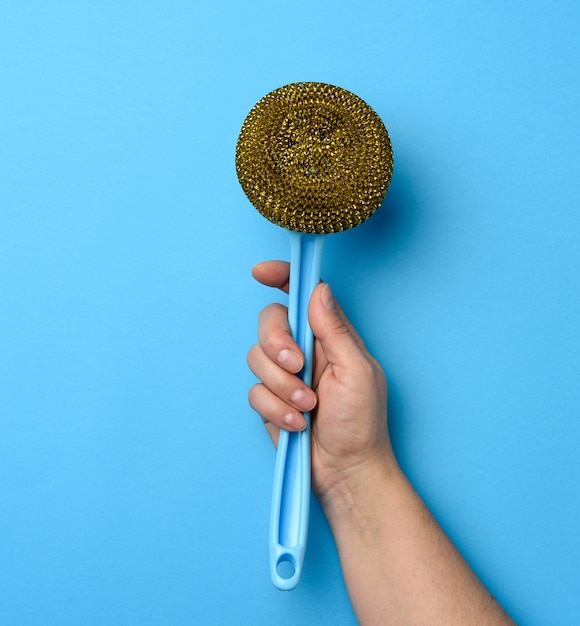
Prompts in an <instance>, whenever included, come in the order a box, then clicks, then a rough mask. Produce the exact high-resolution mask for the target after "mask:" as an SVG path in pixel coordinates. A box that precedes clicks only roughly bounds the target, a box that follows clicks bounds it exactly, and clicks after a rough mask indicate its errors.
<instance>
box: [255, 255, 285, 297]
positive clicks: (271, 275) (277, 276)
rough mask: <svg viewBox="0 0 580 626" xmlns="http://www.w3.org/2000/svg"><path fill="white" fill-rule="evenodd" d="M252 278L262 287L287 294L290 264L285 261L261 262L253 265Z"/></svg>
mask: <svg viewBox="0 0 580 626" xmlns="http://www.w3.org/2000/svg"><path fill="white" fill-rule="evenodd" d="M252 276H253V277H254V278H255V279H256V280H257V281H258V282H259V283H262V285H266V286H267V287H276V288H277V289H280V290H281V291H283V292H284V293H288V285H289V283H290V263H288V262H286V261H263V262H262V263H258V264H257V265H254V267H253V268H252Z"/></svg>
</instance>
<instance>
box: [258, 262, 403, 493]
mask: <svg viewBox="0 0 580 626" xmlns="http://www.w3.org/2000/svg"><path fill="white" fill-rule="evenodd" d="M252 274H253V276H254V278H255V279H256V280H258V281H259V282H261V283H262V284H264V285H267V286H270V287H277V288H279V289H281V290H282V291H285V292H287V291H288V280H289V264H288V263H284V262H282V261H270V262H266V263H260V264H258V265H256V266H255V267H254V268H253V270H252ZM308 317H309V323H310V326H311V328H312V331H313V333H314V336H315V343H314V368H313V377H312V389H309V388H308V387H307V386H306V385H305V384H304V383H303V382H302V381H301V380H300V379H299V378H298V377H297V376H296V373H297V372H299V371H300V370H301V369H302V366H303V363H304V355H303V354H302V353H301V351H300V349H299V347H298V345H297V344H296V342H295V341H294V340H293V339H292V337H291V334H290V329H289V326H288V319H287V309H286V307H283V306H282V305H280V304H270V305H269V306H267V307H266V308H265V309H264V310H263V311H262V312H261V313H260V317H259V326H258V344H256V345H255V346H253V347H252V348H251V349H250V351H249V352H248V364H249V366H250V369H251V370H252V372H254V374H255V375H256V376H257V377H258V378H259V379H260V380H261V382H260V383H258V384H257V385H254V387H252V389H250V393H249V401H250V405H251V406H252V408H254V409H255V410H256V411H257V412H258V413H259V414H260V415H261V417H262V419H263V421H264V423H265V426H266V428H267V430H268V432H269V434H270V436H271V437H272V440H273V441H274V443H276V442H277V440H278V434H279V431H280V428H286V429H288V430H301V429H303V428H304V427H305V426H306V422H305V420H304V417H303V416H302V414H301V413H300V412H301V411H312V413H311V415H312V423H311V436H312V483H313V488H314V490H315V491H316V492H317V494H318V495H319V497H320V498H321V500H324V498H325V497H326V496H328V495H329V494H330V493H331V492H332V491H333V489H334V488H335V487H336V486H337V485H338V484H341V483H342V482H343V481H345V480H346V481H347V482H348V481H352V480H355V482H356V480H357V477H362V476H368V475H369V472H371V473H372V472H373V471H374V468H384V467H385V465H387V466H388V465H396V461H395V459H394V456H393V453H392V449H391V444H390V440H389V436H388V430H387V408H386V405H387V384H386V379H385V376H384V373H383V371H382V369H381V367H380V366H379V364H378V363H377V362H376V361H375V359H374V358H373V357H372V356H371V355H370V354H369V353H368V351H367V349H366V348H365V346H364V344H363V342H362V341H361V339H360V338H359V336H358V335H357V333H356V331H355V330H354V328H353V327H352V325H351V324H350V322H349V321H348V320H347V319H346V317H345V316H344V313H343V312H342V310H341V309H340V307H339V306H338V304H336V303H335V301H334V298H333V296H332V293H331V290H330V287H329V286H328V285H327V284H324V283H321V284H320V285H318V286H317V287H316V289H315V290H314V292H313V294H312V297H311V300H310V306H309V311H308Z"/></svg>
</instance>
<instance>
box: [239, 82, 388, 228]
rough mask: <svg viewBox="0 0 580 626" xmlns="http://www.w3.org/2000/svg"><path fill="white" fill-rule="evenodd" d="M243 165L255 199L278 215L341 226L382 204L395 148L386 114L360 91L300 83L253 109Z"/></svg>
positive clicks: (302, 224) (285, 220)
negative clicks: (379, 112) (382, 115)
mask: <svg viewBox="0 0 580 626" xmlns="http://www.w3.org/2000/svg"><path fill="white" fill-rule="evenodd" d="M236 170H237V173H238V178H239V181H240V184H241V186H242V189H243V190H244V192H245V193H246V195H247V196H248V198H249V200H250V202H251V203H252V204H253V205H254V206H255V207H256V209H258V211H259V212H260V213H261V214H262V215H264V216H265V217H267V218H268V219H269V220H270V221H271V222H274V223H275V224H278V225H279V226H283V227H284V228H288V229H290V230H295V231H299V232H304V233H317V234H325V233H335V232H340V231H343V230H346V229H348V228H352V227H353V226H357V225H358V224H360V223H361V222H364V221H365V220H366V219H367V218H368V217H370V216H371V215H372V214H373V213H374V212H375V211H376V210H377V209H378V208H379V206H380V205H381V203H382V201H383V198H384V196H385V193H386V191H387V188H388V186H389V183H390V181H391V176H392V173H393V152H392V148H391V142H390V140H389V135H388V133H387V130H386V128H385V126H384V124H383V122H382V121H381V119H380V118H379V116H378V115H377V114H376V113H375V112H374V111H373V109H371V107H370V106H369V105H368V104H367V103H366V102H364V101H363V100H361V99H360V98H359V97H358V96H355V95H354V94H352V93H350V92H349V91H346V90H345V89H341V88H339V87H334V86H333V85H326V84H324V83H293V84H290V85H286V86H285V87H281V88H280V89H276V90H275V91H272V92H271V93H269V94H267V95H266V96H264V97H263V98H262V99H261V100H260V101H259V102H258V104H256V105H255V106H254V108H253V109H252V110H251V111H250V113H249V115H248V117H247V118H246V120H245V122H244V125H243V126H242V130H241V132H240V136H239V139H238V145H237V150H236Z"/></svg>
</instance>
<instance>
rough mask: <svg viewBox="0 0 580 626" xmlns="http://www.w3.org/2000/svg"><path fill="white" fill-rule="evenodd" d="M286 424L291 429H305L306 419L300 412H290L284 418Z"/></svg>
mask: <svg viewBox="0 0 580 626" xmlns="http://www.w3.org/2000/svg"><path fill="white" fill-rule="evenodd" d="M284 424H286V426H288V428H289V429H290V430H304V429H305V428H306V420H305V419H304V416H303V415H300V414H299V413H288V415H286V417H285V418H284Z"/></svg>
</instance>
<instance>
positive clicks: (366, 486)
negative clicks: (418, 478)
mask: <svg viewBox="0 0 580 626" xmlns="http://www.w3.org/2000/svg"><path fill="white" fill-rule="evenodd" d="M405 481H406V478H405V476H404V475H403V472H402V470H401V469H400V467H399V465H398V463H397V461H396V459H395V457H394V455H393V453H392V450H391V449H390V446H389V447H388V449H381V450H377V451H376V452H375V453H374V454H373V455H371V456H369V457H368V458H365V459H364V460H361V461H360V462H359V463H357V464H356V465H354V466H351V467H349V468H348V469H345V470H342V471H341V472H337V473H336V474H335V476H334V479H333V480H332V482H330V483H329V484H328V485H327V486H326V488H325V489H324V490H323V491H321V492H320V493H319V494H318V497H319V500H320V503H321V506H322V508H323V510H324V513H325V515H326V517H327V519H328V522H329V524H330V525H331V527H334V526H335V525H336V526H342V525H344V524H347V523H348V525H350V523H354V524H356V523H357V518H359V516H360V515H361V514H362V515H365V514H366V512H367V511H369V510H370V509H372V508H374V507H375V506H376V504H377V503H378V500H379V499H382V498H377V496H379V494H382V495H384V494H385V493H387V492H389V491H390V490H392V489H396V485H397V484H401V482H405Z"/></svg>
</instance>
